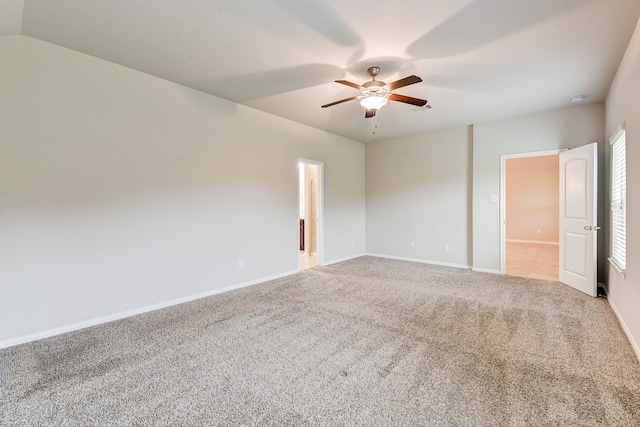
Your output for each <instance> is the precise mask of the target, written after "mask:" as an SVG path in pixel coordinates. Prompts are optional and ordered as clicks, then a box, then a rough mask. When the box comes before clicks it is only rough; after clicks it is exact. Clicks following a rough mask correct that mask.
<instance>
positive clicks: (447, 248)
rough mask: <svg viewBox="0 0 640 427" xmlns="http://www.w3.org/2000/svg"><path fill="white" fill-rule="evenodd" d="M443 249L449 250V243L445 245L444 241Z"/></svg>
mask: <svg viewBox="0 0 640 427" xmlns="http://www.w3.org/2000/svg"><path fill="white" fill-rule="evenodd" d="M444 251H445V252H449V245H447V244H446V243H445V245H444Z"/></svg>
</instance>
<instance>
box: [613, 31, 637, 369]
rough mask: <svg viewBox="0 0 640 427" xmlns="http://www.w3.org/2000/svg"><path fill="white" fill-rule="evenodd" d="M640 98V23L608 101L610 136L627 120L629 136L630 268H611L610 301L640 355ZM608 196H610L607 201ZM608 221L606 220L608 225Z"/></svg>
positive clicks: (627, 133) (628, 233)
mask: <svg viewBox="0 0 640 427" xmlns="http://www.w3.org/2000/svg"><path fill="white" fill-rule="evenodd" d="M639 99H640V23H639V24H638V27H636V30H635V32H634V34H633V37H632V39H631V42H630V43H629V47H628V48H627V51H626V54H625V56H624V58H623V60H622V62H621V63H620V67H619V68H618V72H617V73H616V77H615V79H614V81H613V83H612V85H611V88H610V90H609V94H608V96H607V101H606V124H607V136H611V135H613V134H614V132H615V131H616V129H617V128H618V126H620V124H621V123H623V122H624V123H625V124H626V140H627V147H626V148H627V271H626V278H624V277H622V276H621V275H620V274H619V273H618V272H617V271H616V270H615V269H614V268H613V267H610V268H608V275H607V278H608V280H607V284H608V288H609V289H608V290H609V303H610V304H611V306H612V307H613V308H614V310H615V311H616V314H617V315H618V318H619V319H620V323H621V324H622V326H623V328H624V329H625V331H626V332H627V335H628V336H629V337H630V339H631V342H632V344H633V346H634V348H635V351H636V354H637V355H638V357H639V358H640V265H639V264H638V260H640V168H639V167H638V165H640V108H639V107H638V100H639ZM608 150H609V145H608V144H607V154H609V153H608ZM608 161H610V159H609V160H608ZM607 196H609V194H607ZM609 200H610V199H609V198H607V202H609ZM608 224H609V223H608V222H607V226H608ZM607 243H608V242H607ZM607 247H608V245H607ZM607 253H609V250H608V251H607ZM607 267H609V266H607Z"/></svg>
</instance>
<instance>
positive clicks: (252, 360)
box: [0, 257, 640, 426]
mask: <svg viewBox="0 0 640 427" xmlns="http://www.w3.org/2000/svg"><path fill="white" fill-rule="evenodd" d="M0 425H9V426H14V425H15V426H23V425H24V426H27V425H29V426H32V425H78V426H87V425H122V426H125V425H139V426H162V425H198V426H203V425H220V426H227V425H229V426H232V425H260V426H262V425H267V426H281V425H290V426H298V425H331V426H341V425H345V426H351V425H361V426H371V425H374V426H376V425H378V426H390V425H394V426H418V425H422V426H472V425H480V426H509V425H513V426H524V425H546V426H559V425H571V426H574V425H585V426H603V425H604V426H606V425H611V426H634V425H640V363H639V362H638V360H637V359H636V357H635V355H634V353H633V351H632V349H631V346H630V344H629V342H628V341H627V339H626V337H625V336H624V334H623V332H622V330H621V329H620V326H619V324H618V323H617V321H616V318H615V316H614V315H613V313H612V311H611V309H610V307H609V306H608V304H607V302H606V300H604V299H595V298H591V297H588V296H586V295H582V294H580V293H579V292H577V291H574V290H573V289H570V288H568V287H565V286H563V285H561V284H559V283H556V282H544V281H537V280H531V279H522V278H516V277H511V276H498V275H490V274H482V273H474V272H471V271H466V270H457V269H451V268H445V267H436V266H429V265H423V264H415V263H409V262H402V261H392V260H384V259H377V258H371V257H363V258H358V259H355V260H351V261H348V262H345V263H341V264H337V265H333V266H329V267H322V268H313V269H309V270H305V271H304V272H302V273H299V274H296V275H293V276H290V277H287V278H283V279H280V280H276V281H272V282H269V283H265V284H262V285H257V286H253V287H251V288H246V289H242V290H238V291H234V292H230V293H226V294H222V295H218V296H214V297H210V298H205V299H202V300H198V301H194V302H191V303H187V304H182V305H180V306H176V307H171V308H168V309H164V310H160V311H156V312H153V313H147V314H144V315H140V316H136V317H132V318H128V319H124V320H121V321H117V322H113V323H110V324H106V325H101V326H97V327H93V328H89V329H85V330H82V331H78V332H75V333H70V334H66V335H62V336H58V337H53V338H49V339H46V340H42V341H39V342H34V343H29V344H25V345H21V346H16V347H12V348H9V349H4V350H0Z"/></svg>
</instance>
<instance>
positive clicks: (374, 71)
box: [367, 67, 380, 80]
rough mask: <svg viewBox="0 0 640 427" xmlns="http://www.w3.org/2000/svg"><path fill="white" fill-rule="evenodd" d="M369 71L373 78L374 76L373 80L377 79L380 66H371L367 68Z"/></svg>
mask: <svg viewBox="0 0 640 427" xmlns="http://www.w3.org/2000/svg"><path fill="white" fill-rule="evenodd" d="M367 73H369V75H370V76H371V78H373V80H375V79H376V77H377V76H378V74H379V73H380V67H369V68H368V69H367Z"/></svg>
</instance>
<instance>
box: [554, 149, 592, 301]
mask: <svg viewBox="0 0 640 427" xmlns="http://www.w3.org/2000/svg"><path fill="white" fill-rule="evenodd" d="M597 159H598V144H597V143H595V142H594V143H592V144H589V145H585V146H582V147H579V148H575V149H573V150H568V151H565V152H562V153H560V281H561V282H562V283H565V284H567V285H569V286H571V287H573V288H575V289H577V290H579V291H582V292H584V293H586V294H588V295H591V296H594V297H595V296H596V295H597V274H596V269H597V241H598V239H597V234H596V233H597V231H596V230H597V219H598V218H597V208H596V206H597V186H596V183H597V175H598V170H597Z"/></svg>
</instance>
